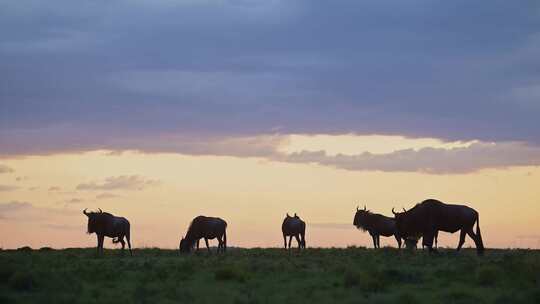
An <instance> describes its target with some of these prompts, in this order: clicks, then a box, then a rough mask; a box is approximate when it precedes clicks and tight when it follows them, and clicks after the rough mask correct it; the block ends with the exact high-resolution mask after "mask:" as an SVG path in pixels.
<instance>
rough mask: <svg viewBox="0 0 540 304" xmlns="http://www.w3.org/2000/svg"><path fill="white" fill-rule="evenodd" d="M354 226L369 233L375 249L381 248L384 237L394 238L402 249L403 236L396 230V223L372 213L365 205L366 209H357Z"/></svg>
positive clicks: (391, 219) (389, 218)
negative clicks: (381, 239) (382, 237)
mask: <svg viewBox="0 0 540 304" xmlns="http://www.w3.org/2000/svg"><path fill="white" fill-rule="evenodd" d="M353 225H354V226H356V228H358V229H362V230H364V231H367V232H369V235H371V238H372V239H373V247H374V248H380V247H381V246H380V238H381V235H382V236H387V237H388V236H394V237H395V238H396V241H397V243H398V247H399V248H401V236H400V234H399V232H398V230H397V228H396V221H395V220H394V219H393V218H391V217H387V216H384V215H382V214H376V213H372V212H371V211H369V210H367V207H366V206H365V205H364V209H360V208H359V207H356V214H355V215H354V220H353Z"/></svg>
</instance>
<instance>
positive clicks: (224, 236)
mask: <svg viewBox="0 0 540 304" xmlns="http://www.w3.org/2000/svg"><path fill="white" fill-rule="evenodd" d="M221 248H222V249H223V252H224V253H225V251H227V231H223V246H222V247H221Z"/></svg>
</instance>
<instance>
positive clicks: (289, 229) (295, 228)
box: [281, 213, 306, 249]
mask: <svg viewBox="0 0 540 304" xmlns="http://www.w3.org/2000/svg"><path fill="white" fill-rule="evenodd" d="M281 232H282V233H283V245H284V247H285V249H287V237H289V249H290V248H291V241H292V238H293V236H294V238H295V239H296V241H297V242H298V249H301V248H306V223H305V222H304V221H303V220H302V219H300V217H299V216H298V215H296V213H295V214H294V216H290V215H289V214H288V213H287V215H286V216H285V219H284V220H283V224H281Z"/></svg>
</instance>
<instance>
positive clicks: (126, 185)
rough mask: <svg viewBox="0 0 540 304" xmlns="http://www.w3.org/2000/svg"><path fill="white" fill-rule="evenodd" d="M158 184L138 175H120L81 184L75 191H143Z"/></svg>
mask: <svg viewBox="0 0 540 304" xmlns="http://www.w3.org/2000/svg"><path fill="white" fill-rule="evenodd" d="M158 184H159V181H157V180H152V179H147V178H145V177H142V176H139V175H120V176H111V177H108V178H106V179H105V181H103V182H101V183H96V182H91V183H82V184H79V185H78V186H77V188H76V189H77V190H88V191H103V190H105V191H109V190H143V189H145V188H147V187H152V186H156V185H158Z"/></svg>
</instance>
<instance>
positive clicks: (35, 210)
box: [0, 201, 80, 221]
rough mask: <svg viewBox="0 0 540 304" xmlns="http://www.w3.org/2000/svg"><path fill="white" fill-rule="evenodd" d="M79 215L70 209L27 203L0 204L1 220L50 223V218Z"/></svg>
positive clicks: (78, 212)
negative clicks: (44, 221)
mask: <svg viewBox="0 0 540 304" xmlns="http://www.w3.org/2000/svg"><path fill="white" fill-rule="evenodd" d="M78 214H80V211H76V210H71V209H65V208H64V209H57V208H48V207H41V206H36V205H34V204H31V203H29V202H21V201H11V202H7V203H0V219H1V220H18V221H42V220H46V221H50V220H51V218H58V217H65V216H74V215H78Z"/></svg>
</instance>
